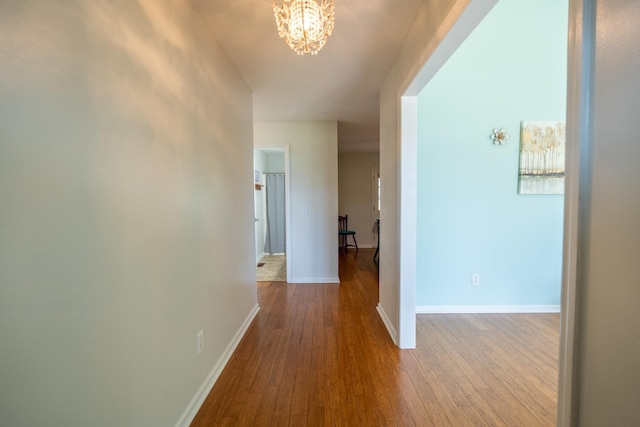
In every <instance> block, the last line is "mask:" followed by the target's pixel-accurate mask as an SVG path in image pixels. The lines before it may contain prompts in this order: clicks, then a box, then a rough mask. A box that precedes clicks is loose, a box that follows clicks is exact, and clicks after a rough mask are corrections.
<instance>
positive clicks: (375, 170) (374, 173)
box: [371, 166, 380, 248]
mask: <svg viewBox="0 0 640 427" xmlns="http://www.w3.org/2000/svg"><path fill="white" fill-rule="evenodd" d="M376 178H377V179H376ZM379 179H380V166H374V167H372V168H371V208H372V210H371V224H374V225H373V227H372V230H375V223H376V219H378V218H380V209H377V208H379V206H378V191H379V190H378V186H379ZM376 212H377V215H376ZM371 234H372V239H371V246H372V247H374V248H375V247H376V246H377V244H378V240H379V239H380V236H378V233H377V232H375V231H372V233H371Z"/></svg>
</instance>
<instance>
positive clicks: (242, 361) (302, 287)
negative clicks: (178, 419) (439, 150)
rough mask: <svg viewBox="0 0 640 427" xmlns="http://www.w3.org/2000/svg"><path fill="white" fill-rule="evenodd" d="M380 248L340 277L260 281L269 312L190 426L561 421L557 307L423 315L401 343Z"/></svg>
mask: <svg viewBox="0 0 640 427" xmlns="http://www.w3.org/2000/svg"><path fill="white" fill-rule="evenodd" d="M372 255H373V253H372V251H371V250H367V249H361V250H360V251H359V252H358V253H356V252H355V251H349V252H346V253H345V252H344V251H343V252H341V254H340V270H339V271H340V278H341V283H340V284H339V285H337V284H286V283H283V282H260V283H259V284H258V299H259V304H260V307H261V310H260V312H259V313H258V315H257V316H256V318H255V319H254V321H253V323H252V325H251V326H250V327H249V329H248V330H247V333H246V334H245V337H244V338H243V339H242V341H241V342H240V344H239V346H238V348H237V349H236V352H235V353H234V354H233V356H232V357H231V359H230V361H229V363H228V364H227V367H226V368H225V369H224V371H223V372H222V373H221V375H220V377H219V379H218V381H217V382H216V384H215V386H214V387H213V389H212V390H211V393H210V394H209V396H208V397H207V399H206V400H205V402H204V404H203V405H202V408H201V409H200V411H199V413H198V414H197V416H196V418H195V419H194V421H193V423H192V426H227V425H229V426H245V425H246V426H348V427H353V426H437V427H442V426H453V427H459V426H474V427H476V426H491V427H494V426H509V427H512V426H527V427H530V426H553V425H555V414H556V387H557V375H558V342H559V326H560V325H559V324H560V316H559V315H558V314H429V315H426V314H423V315H418V318H417V342H418V345H417V348H416V349H415V350H399V349H398V348H397V347H396V346H395V345H394V344H393V343H392V342H391V339H390V338H389V334H388V333H387V331H386V329H385V327H384V324H383V322H382V320H381V319H380V317H379V315H378V312H377V310H376V305H377V303H378V282H377V270H376V267H375V265H374V264H373V262H372V259H371V258H372Z"/></svg>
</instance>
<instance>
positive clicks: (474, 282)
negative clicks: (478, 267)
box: [471, 273, 480, 286]
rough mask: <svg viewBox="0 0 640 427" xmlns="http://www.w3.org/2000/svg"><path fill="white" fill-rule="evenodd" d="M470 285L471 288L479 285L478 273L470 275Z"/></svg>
mask: <svg viewBox="0 0 640 427" xmlns="http://www.w3.org/2000/svg"><path fill="white" fill-rule="evenodd" d="M471 284H472V285H473V286H478V285H480V275H479V274H478V273H473V274H472V275H471Z"/></svg>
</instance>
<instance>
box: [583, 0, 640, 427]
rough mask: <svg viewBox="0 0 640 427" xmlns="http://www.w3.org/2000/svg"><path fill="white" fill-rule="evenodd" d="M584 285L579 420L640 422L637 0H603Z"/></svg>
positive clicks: (597, 45) (597, 47) (596, 423)
mask: <svg viewBox="0 0 640 427" xmlns="http://www.w3.org/2000/svg"><path fill="white" fill-rule="evenodd" d="M595 10H596V19H595V57H594V58H595V59H594V62H595V66H594V84H593V88H594V89H593V97H592V102H593V107H592V115H593V120H592V126H593V128H592V129H593V138H592V141H591V144H592V146H591V153H592V154H591V155H592V162H591V163H592V164H591V173H590V181H591V188H590V189H589V188H585V189H583V190H584V192H583V194H582V196H583V197H582V199H583V200H584V201H585V203H586V208H585V212H584V217H585V218H586V223H585V229H584V232H583V235H582V241H583V245H584V246H583V248H582V257H583V258H582V260H581V262H580V270H579V271H578V276H577V277H578V278H579V279H578V280H579V281H578V289H579V290H580V294H581V298H580V312H581V315H580V318H579V324H578V342H579V345H578V366H579V372H578V375H579V382H578V387H579V390H578V395H579V402H578V408H579V425H580V426H584V427H592V426H593V427H595V426H602V425H616V426H637V425H640V405H638V402H639V401H640V279H639V278H640V263H639V262H638V260H640V168H639V167H638V159H639V158H640V144H638V125H637V121H638V111H640V84H638V76H639V75H640V55H639V51H638V49H637V47H638V40H640V28H639V27H638V24H637V23H638V20H640V4H638V2H635V1H631V0H611V1H606V2H597V8H596V9H595Z"/></svg>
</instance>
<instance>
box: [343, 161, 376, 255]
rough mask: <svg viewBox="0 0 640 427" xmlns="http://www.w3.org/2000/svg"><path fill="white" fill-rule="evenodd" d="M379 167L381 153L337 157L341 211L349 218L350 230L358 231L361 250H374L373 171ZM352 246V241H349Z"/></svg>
mask: <svg viewBox="0 0 640 427" xmlns="http://www.w3.org/2000/svg"><path fill="white" fill-rule="evenodd" d="M379 166H380V155H379V154H378V153H358V154H356V153H353V154H340V155H339V156H338V211H339V212H340V215H344V214H347V215H349V229H351V230H354V231H355V232H356V239H357V242H358V247H361V248H367V247H375V246H372V245H373V241H374V235H373V233H372V230H373V226H374V223H373V222H372V210H373V206H374V204H375V203H376V202H377V200H375V201H374V200H373V199H372V197H373V193H372V181H371V180H372V178H371V176H372V175H371V173H372V168H374V167H379ZM349 241H350V243H351V239H349Z"/></svg>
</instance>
